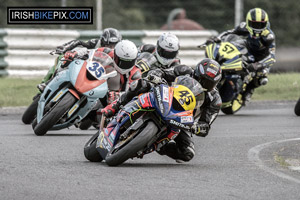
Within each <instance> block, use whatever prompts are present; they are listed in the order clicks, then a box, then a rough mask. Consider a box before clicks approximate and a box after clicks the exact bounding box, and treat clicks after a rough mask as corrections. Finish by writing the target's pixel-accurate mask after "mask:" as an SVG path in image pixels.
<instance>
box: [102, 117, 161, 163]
mask: <svg viewBox="0 0 300 200" xmlns="http://www.w3.org/2000/svg"><path fill="white" fill-rule="evenodd" d="M140 131H141V132H140V133H138V134H137V136H136V137H132V138H130V136H129V138H130V139H129V141H125V142H124V141H123V140H121V141H119V142H118V143H117V144H116V145H115V146H114V147H113V148H112V149H111V150H110V152H109V153H108V154H107V156H106V158H105V162H106V164H108V165H109V166H117V165H120V164H122V163H123V162H125V161H126V160H127V159H129V158H132V157H134V156H135V155H136V153H137V152H138V151H140V150H143V149H144V148H145V147H146V145H147V144H148V143H149V142H150V141H151V139H153V137H154V136H155V134H156V133H157V131H158V128H157V127H156V125H155V124H154V123H153V122H151V121H150V122H148V124H147V125H146V127H145V128H143V129H142V130H140Z"/></svg>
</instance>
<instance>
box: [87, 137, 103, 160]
mask: <svg viewBox="0 0 300 200" xmlns="http://www.w3.org/2000/svg"><path fill="white" fill-rule="evenodd" d="M98 136H99V131H98V132H97V133H96V134H95V135H93V136H92V137H91V139H89V141H88V142H87V143H86V144H85V145H84V150H83V152H84V156H85V158H86V159H88V160H89V161H91V162H101V161H102V160H103V158H102V157H101V155H100V154H99V152H98V151H97V149H96V144H97V138H98Z"/></svg>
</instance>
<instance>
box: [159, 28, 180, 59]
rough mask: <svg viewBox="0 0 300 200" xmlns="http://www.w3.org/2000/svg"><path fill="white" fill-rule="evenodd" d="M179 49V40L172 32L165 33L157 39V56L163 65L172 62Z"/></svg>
mask: <svg viewBox="0 0 300 200" xmlns="http://www.w3.org/2000/svg"><path fill="white" fill-rule="evenodd" d="M178 51H179V40H178V38H177V36H176V35H174V34H172V33H163V34H162V35H161V36H159V38H158V40H157V45H156V50H155V56H156V58H157V60H158V62H159V63H160V64H162V65H169V64H171V63H172V62H173V61H174V59H175V58H176V56H177V54H178Z"/></svg>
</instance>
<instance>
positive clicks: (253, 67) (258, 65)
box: [247, 62, 262, 72]
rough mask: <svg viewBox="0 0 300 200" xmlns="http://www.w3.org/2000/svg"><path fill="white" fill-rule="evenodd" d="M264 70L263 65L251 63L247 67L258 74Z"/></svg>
mask: <svg viewBox="0 0 300 200" xmlns="http://www.w3.org/2000/svg"><path fill="white" fill-rule="evenodd" d="M261 68H262V64H260V63H257V62H256V63H250V64H249V65H248V66H247V69H248V70H249V71H250V72H256V71H257V70H259V69H261Z"/></svg>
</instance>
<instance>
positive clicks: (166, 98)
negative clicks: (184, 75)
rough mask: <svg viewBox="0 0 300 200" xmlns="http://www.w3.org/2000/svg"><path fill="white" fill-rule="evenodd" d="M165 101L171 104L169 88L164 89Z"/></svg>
mask: <svg viewBox="0 0 300 200" xmlns="http://www.w3.org/2000/svg"><path fill="white" fill-rule="evenodd" d="M163 101H164V102H169V88H167V87H163Z"/></svg>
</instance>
